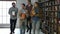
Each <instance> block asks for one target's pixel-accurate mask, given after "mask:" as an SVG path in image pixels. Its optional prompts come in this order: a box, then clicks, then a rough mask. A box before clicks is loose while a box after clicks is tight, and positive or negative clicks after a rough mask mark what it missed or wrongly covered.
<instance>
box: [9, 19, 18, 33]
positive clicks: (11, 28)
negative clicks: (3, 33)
mask: <svg viewBox="0 0 60 34" xmlns="http://www.w3.org/2000/svg"><path fill="white" fill-rule="evenodd" d="M16 21H17V19H10V30H11V33H12V32H14V30H15V27H16Z"/></svg>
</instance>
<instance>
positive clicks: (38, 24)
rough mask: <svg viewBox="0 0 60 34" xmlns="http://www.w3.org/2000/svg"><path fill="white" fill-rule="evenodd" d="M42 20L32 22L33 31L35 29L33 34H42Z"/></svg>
mask: <svg viewBox="0 0 60 34" xmlns="http://www.w3.org/2000/svg"><path fill="white" fill-rule="evenodd" d="M39 27H40V20H39V21H34V20H32V29H33V34H35V33H37V34H40V29H39Z"/></svg>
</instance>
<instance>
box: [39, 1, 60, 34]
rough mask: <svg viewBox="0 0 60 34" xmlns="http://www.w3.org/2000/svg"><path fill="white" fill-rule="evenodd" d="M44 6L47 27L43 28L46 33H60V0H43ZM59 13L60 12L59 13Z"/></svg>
mask: <svg viewBox="0 0 60 34" xmlns="http://www.w3.org/2000/svg"><path fill="white" fill-rule="evenodd" d="M40 3H42V5H43V6H41V7H42V8H43V12H44V15H45V26H44V27H47V28H43V29H44V32H45V34H46V33H47V34H54V32H56V34H60V24H58V19H59V17H58V15H59V14H60V13H59V12H60V0H53V1H51V0H47V1H44V2H41V1H40ZM58 13H59V14H58Z"/></svg>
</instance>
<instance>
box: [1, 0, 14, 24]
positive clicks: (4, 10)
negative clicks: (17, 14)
mask: <svg viewBox="0 0 60 34" xmlns="http://www.w3.org/2000/svg"><path fill="white" fill-rule="evenodd" d="M12 2H15V1H0V24H9V23H10V16H9V14H8V11H9V8H10V7H11V6H12V5H11V4H12Z"/></svg>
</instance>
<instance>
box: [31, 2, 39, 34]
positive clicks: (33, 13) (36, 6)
mask: <svg viewBox="0 0 60 34" xmlns="http://www.w3.org/2000/svg"><path fill="white" fill-rule="evenodd" d="M31 17H32V19H31V20H32V28H33V34H35V32H36V33H37V34H40V33H39V32H40V30H39V27H40V8H39V3H38V2H35V3H34V6H33V9H32V11H31Z"/></svg>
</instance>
